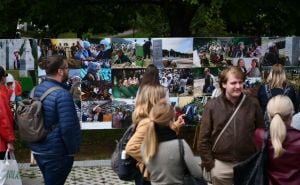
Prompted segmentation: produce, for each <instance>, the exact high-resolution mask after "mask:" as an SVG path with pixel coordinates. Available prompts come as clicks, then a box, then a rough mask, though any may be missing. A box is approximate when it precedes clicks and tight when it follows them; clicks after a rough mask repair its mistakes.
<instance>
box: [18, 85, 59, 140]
mask: <svg viewBox="0 0 300 185" xmlns="http://www.w3.org/2000/svg"><path fill="white" fill-rule="evenodd" d="M57 89H62V87H59V86H55V87H51V88H50V89H48V90H47V91H46V92H44V93H43V94H42V96H41V97H40V98H36V97H33V96H34V91H35V87H34V88H33V89H32V91H31V93H30V95H29V98H28V99H24V100H22V101H19V102H18V106H17V110H16V113H15V120H16V124H17V126H18V129H19V135H20V137H21V138H22V139H23V140H24V141H26V142H29V143H34V142H38V141H40V140H42V139H44V138H45V137H46V136H47V134H48V132H49V130H46V129H45V128H44V118H43V110H42V101H43V100H44V99H45V98H46V97H47V96H48V95H49V94H50V93H51V92H53V91H55V90H57Z"/></svg>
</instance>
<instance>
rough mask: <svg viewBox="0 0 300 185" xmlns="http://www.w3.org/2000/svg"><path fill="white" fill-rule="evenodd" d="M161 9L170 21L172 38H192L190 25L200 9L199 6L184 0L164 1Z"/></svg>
mask: <svg viewBox="0 0 300 185" xmlns="http://www.w3.org/2000/svg"><path fill="white" fill-rule="evenodd" d="M161 7H162V9H163V10H164V12H166V14H167V17H168V19H169V26H170V36H171V37H190V36H191V30H190V25H191V21H192V19H193V17H194V16H195V13H196V11H197V9H198V6H197V5H192V4H191V3H190V2H184V1H182V0H174V1H171V2H168V1H162V3H161Z"/></svg>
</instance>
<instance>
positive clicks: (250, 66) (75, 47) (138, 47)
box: [0, 37, 300, 129]
mask: <svg viewBox="0 0 300 185" xmlns="http://www.w3.org/2000/svg"><path fill="white" fill-rule="evenodd" d="M146 43H147V44H146ZM145 45H146V46H147V45H148V46H149V47H148V46H147V47H145ZM299 45H300V37H261V38H256V37H249V38H240V37H216V38H111V39H110V38H103V39H96V40H81V39H77V38H74V39H0V58H1V60H0V63H1V66H2V67H3V68H4V69H6V70H7V73H8V76H7V79H6V85H7V87H9V88H10V89H12V91H13V92H14V94H13V96H12V97H11V102H13V103H16V102H17V101H20V100H22V99H24V98H27V97H28V94H29V92H30V91H31V90H32V88H33V87H34V86H35V85H37V84H38V83H39V82H41V81H42V80H44V79H45V78H46V73H45V70H42V69H41V68H40V67H39V65H38V64H39V63H40V62H41V60H42V57H46V56H54V55H61V56H63V57H64V59H65V60H66V61H67V62H68V79H67V80H66V82H65V88H66V89H67V90H69V92H70V93H71V94H72V96H73V100H74V103H75V105H76V111H77V115H78V117H79V118H80V120H81V121H82V123H83V124H82V126H83V127H82V128H83V129H90V128H92V129H107V128H126V127H128V125H130V124H131V122H132V121H131V114H132V112H133V110H134V103H135V99H136V96H137V93H138V91H139V85H140V83H141V81H142V79H143V76H144V73H145V70H146V67H147V66H148V65H149V64H154V65H155V66H156V67H157V68H158V70H159V83H160V85H162V86H163V87H164V88H165V90H166V91H167V92H168V97H169V103H170V104H172V106H173V107H174V111H175V112H176V115H177V117H178V115H180V114H186V115H187V116H186V117H185V119H186V122H187V125H195V124H196V123H197V120H199V119H201V115H202V112H203V106H204V105H205V104H206V102H207V101H208V100H209V99H211V98H214V97H217V96H218V95H219V94H220V93H221V90H220V87H219V74H220V73H221V71H222V70H223V69H224V68H225V67H227V66H229V65H234V66H238V67H239V68H240V69H241V70H242V71H243V73H244V75H245V76H246V80H245V82H244V92H245V93H246V94H248V95H253V96H257V93H258V90H259V88H260V87H261V85H262V84H264V83H266V82H267V77H268V75H269V73H270V70H271V65H273V64H282V65H284V69H285V73H286V78H287V83H289V84H290V85H291V86H292V87H293V88H294V89H295V91H296V93H297V94H298V96H299V92H300V86H299V84H300V68H299V64H300V48H299ZM36 69H37V71H38V72H37V73H36ZM96 122H97V124H95V123H96ZM92 123H93V124H92ZM99 123H101V124H99Z"/></svg>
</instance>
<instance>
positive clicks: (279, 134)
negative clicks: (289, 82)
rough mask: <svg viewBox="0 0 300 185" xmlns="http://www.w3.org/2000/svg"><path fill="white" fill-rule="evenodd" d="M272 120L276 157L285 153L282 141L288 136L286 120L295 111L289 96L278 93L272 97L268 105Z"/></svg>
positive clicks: (271, 133)
mask: <svg viewBox="0 0 300 185" xmlns="http://www.w3.org/2000/svg"><path fill="white" fill-rule="evenodd" d="M267 112H268V116H269V118H270V120H271V122H270V136H271V142H272V146H273V148H274V158H277V157H280V156H281V155H282V154H283V153H284V148H283V147H282V143H283V141H284V140H285V138H286V132H287V131H286V125H285V124H286V122H287V121H289V120H290V119H291V118H292V116H293V112H294V106H293V103H292V101H291V99H290V98H289V97H288V96H283V95H278V96H275V97H273V98H272V99H270V101H269V103H268V105H267Z"/></svg>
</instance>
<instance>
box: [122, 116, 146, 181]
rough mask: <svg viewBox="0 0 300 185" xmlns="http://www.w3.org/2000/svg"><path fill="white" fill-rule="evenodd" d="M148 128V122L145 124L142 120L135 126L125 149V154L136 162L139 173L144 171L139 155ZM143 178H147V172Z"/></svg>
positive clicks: (140, 155)
mask: <svg viewBox="0 0 300 185" xmlns="http://www.w3.org/2000/svg"><path fill="white" fill-rule="evenodd" d="M148 126H149V124H148V122H145V121H144V120H142V121H140V122H139V123H138V125H137V128H136V131H135V133H134V134H133V136H132V137H131V138H130V140H129V141H128V143H127V145H126V148H125V150H126V153H127V154H128V155H130V156H131V157H133V158H134V159H135V160H137V167H138V168H139V170H140V171H141V173H142V172H143V171H144V168H145V164H144V162H143V158H142V154H141V146H142V143H143V141H144V137H145V135H146V132H147V130H148ZM144 177H146V178H148V177H149V173H148V172H147V170H145V171H144Z"/></svg>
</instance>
